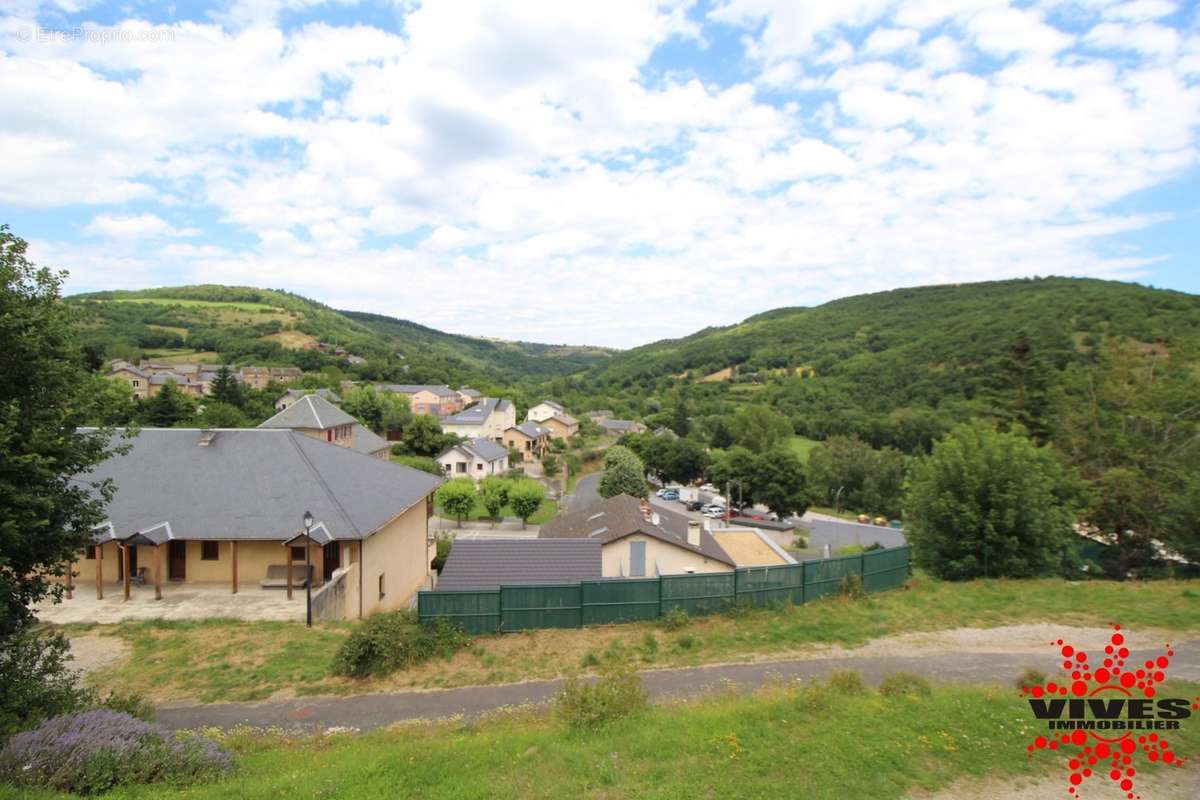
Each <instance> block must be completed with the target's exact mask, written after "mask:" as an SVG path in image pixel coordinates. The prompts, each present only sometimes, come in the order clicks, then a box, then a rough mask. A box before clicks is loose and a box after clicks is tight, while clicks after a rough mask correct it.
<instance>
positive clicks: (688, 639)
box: [675, 633, 696, 650]
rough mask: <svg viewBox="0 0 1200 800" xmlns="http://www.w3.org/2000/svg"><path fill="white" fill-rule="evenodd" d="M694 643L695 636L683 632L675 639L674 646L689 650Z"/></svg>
mask: <svg viewBox="0 0 1200 800" xmlns="http://www.w3.org/2000/svg"><path fill="white" fill-rule="evenodd" d="M695 644H696V637H695V636H692V635H691V634H690V633H685V634H684V635H683V636H680V637H679V638H678V639H676V640H675V647H677V648H678V649H680V650H691V649H692V647H694V646H695Z"/></svg>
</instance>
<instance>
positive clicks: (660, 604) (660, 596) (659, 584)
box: [658, 572, 663, 617]
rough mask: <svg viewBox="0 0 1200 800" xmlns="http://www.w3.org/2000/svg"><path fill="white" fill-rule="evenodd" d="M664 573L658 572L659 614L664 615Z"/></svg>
mask: <svg viewBox="0 0 1200 800" xmlns="http://www.w3.org/2000/svg"><path fill="white" fill-rule="evenodd" d="M662 578H663V576H662V573H661V572H660V573H658V616H660V617H661V616H662Z"/></svg>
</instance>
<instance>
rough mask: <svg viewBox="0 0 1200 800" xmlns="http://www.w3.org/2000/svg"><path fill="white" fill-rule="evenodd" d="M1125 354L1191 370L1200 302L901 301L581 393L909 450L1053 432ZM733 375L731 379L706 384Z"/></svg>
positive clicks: (1078, 297) (701, 335)
mask: <svg viewBox="0 0 1200 800" xmlns="http://www.w3.org/2000/svg"><path fill="white" fill-rule="evenodd" d="M1117 346H1119V347H1123V348H1126V349H1129V350H1132V351H1133V352H1134V353H1141V354H1144V355H1145V356H1146V357H1147V358H1159V359H1162V360H1164V361H1170V362H1171V363H1172V364H1175V365H1180V364H1183V365H1190V368H1192V369H1194V368H1195V365H1196V364H1197V363H1198V362H1200V297H1196V296H1194V295H1188V294H1183V293H1179V292H1173V291H1164V290H1159V289H1151V288H1147V287H1143V286H1138V285H1134V284H1128V283H1118V282H1113V281H1100V280H1089V279H1074V278H1042V279H1025V280H1011V281H995V282H988V283H973V284H956V285H946V286H929V287H920V288H913V289H897V290H895V291H890V292H881V293H877V294H869V295H861V296H857V297H849V298H845V299H842V300H836V301H833V302H830V303H826V304H824V305H821V306H817V307H814V308H783V309H777V310H774V311H769V312H766V313H764V314H759V315H757V316H754V317H750V318H749V319H747V320H746V321H744V322H742V323H741V324H738V325H733V326H730V327H725V328H709V329H706V330H703V331H700V332H698V333H696V334H693V335H691V336H688V337H686V338H683V339H674V340H666V341H661V342H655V343H653V344H649V345H645V346H643V347H638V348H635V349H633V350H630V351H627V352H624V353H621V354H619V355H617V356H615V357H614V358H612V359H611V360H610V361H609V362H608V363H607V364H604V365H602V366H599V367H596V368H593V369H592V370H591V371H589V372H588V373H586V375H584V376H582V378H581V379H580V380H579V381H578V382H576V383H575V386H574V387H573V388H575V389H576V390H578V391H579V392H580V393H581V394H582V395H584V396H589V397H591V398H594V402H595V403H604V402H608V403H617V404H622V403H624V405H625V407H627V408H629V410H630V411H631V412H636V411H645V412H653V411H655V410H658V409H659V408H661V407H662V404H661V403H657V402H654V399H655V398H661V397H664V396H672V395H674V394H681V395H682V396H684V397H691V398H695V399H696V401H697V404H699V405H701V406H704V407H707V408H710V409H711V408H713V405H712V402H711V401H712V400H713V399H720V400H723V401H725V402H727V403H741V402H744V401H746V400H747V399H750V398H753V399H754V400H755V401H762V402H766V403H769V404H770V405H773V406H775V407H776V408H778V409H780V410H782V411H784V412H785V413H786V414H787V415H788V416H789V417H790V418H791V420H792V422H793V424H794V425H795V427H796V430H797V432H798V433H801V434H805V435H808V436H811V437H813V438H823V437H825V436H827V435H829V434H832V433H854V434H858V435H860V436H862V437H863V438H865V439H869V440H873V441H875V442H876V443H878V444H884V443H894V444H898V445H900V446H902V447H904V448H905V449H911V446H912V444H914V442H912V441H909V439H910V438H911V437H917V438H921V439H925V440H926V441H927V440H928V436H929V434H930V433H932V432H934V431H935V430H938V429H941V428H943V427H945V424H946V423H947V422H948V421H953V420H961V419H966V418H969V417H972V416H979V415H993V416H997V417H1001V418H1007V417H1013V418H1017V419H1019V420H1020V421H1022V422H1025V423H1026V424H1027V426H1029V427H1032V428H1035V429H1036V428H1038V427H1039V426H1044V425H1045V424H1046V420H1045V415H1044V414H1043V413H1042V412H1043V411H1045V405H1046V404H1047V403H1049V396H1050V394H1051V393H1052V390H1053V389H1054V388H1055V387H1056V386H1060V385H1061V384H1062V383H1063V382H1064V380H1065V378H1066V376H1067V374H1068V371H1069V368H1070V367H1071V366H1072V365H1081V366H1086V365H1088V364H1096V363H1098V362H1099V361H1100V360H1102V359H1103V358H1105V354H1106V353H1107V352H1109V351H1110V350H1111V349H1112V348H1113V347H1117ZM1168 357H1169V358H1168ZM730 367H733V368H736V372H737V374H736V376H735V377H733V378H732V379H731V380H721V381H714V382H705V381H704V378H705V376H714V378H715V377H716V374H718V373H719V371H721V370H725V369H727V368H730ZM710 380H712V379H710ZM906 428H908V429H911V430H905V429H906ZM1035 432H1037V431H1036V430H1035Z"/></svg>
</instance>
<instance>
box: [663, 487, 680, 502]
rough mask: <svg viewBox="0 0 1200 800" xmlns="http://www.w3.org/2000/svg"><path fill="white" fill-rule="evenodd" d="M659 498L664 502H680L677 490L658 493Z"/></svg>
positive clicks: (665, 490)
mask: <svg viewBox="0 0 1200 800" xmlns="http://www.w3.org/2000/svg"><path fill="white" fill-rule="evenodd" d="M658 496H659V497H661V498H662V499H663V500H678V499H679V492H678V490H676V489H664V490H663V491H661V492H659V493H658Z"/></svg>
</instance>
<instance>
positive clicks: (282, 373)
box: [238, 367, 304, 389]
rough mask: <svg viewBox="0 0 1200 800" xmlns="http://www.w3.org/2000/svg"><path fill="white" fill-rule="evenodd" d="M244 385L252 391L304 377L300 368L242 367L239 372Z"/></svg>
mask: <svg viewBox="0 0 1200 800" xmlns="http://www.w3.org/2000/svg"><path fill="white" fill-rule="evenodd" d="M238 377H239V378H240V379H241V381H242V384H243V385H244V386H247V387H249V388H251V389H265V388H267V384H269V383H271V382H272V381H274V382H275V383H291V382H292V381H297V380H300V378H302V377H304V371H303V370H301V369H300V368H299V367H242V368H241V370H239V371H238Z"/></svg>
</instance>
